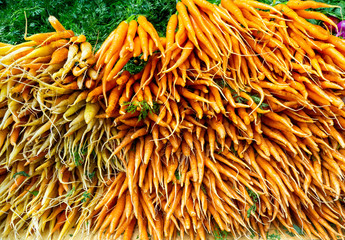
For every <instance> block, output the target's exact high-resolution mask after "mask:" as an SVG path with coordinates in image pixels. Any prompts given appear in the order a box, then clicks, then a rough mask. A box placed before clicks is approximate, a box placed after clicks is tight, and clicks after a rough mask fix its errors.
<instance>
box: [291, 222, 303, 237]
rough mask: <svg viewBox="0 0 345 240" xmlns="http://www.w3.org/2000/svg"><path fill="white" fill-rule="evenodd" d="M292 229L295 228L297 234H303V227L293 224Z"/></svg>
mask: <svg viewBox="0 0 345 240" xmlns="http://www.w3.org/2000/svg"><path fill="white" fill-rule="evenodd" d="M293 229H295V231H296V232H297V233H298V235H304V231H303V229H302V228H300V227H299V226H297V225H296V224H293Z"/></svg>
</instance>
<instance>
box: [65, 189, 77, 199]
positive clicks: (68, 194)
mask: <svg viewBox="0 0 345 240" xmlns="http://www.w3.org/2000/svg"><path fill="white" fill-rule="evenodd" d="M74 192H75V187H73V188H72V189H71V190H70V191H69V192H68V193H66V197H70V196H72V195H73V193H74Z"/></svg>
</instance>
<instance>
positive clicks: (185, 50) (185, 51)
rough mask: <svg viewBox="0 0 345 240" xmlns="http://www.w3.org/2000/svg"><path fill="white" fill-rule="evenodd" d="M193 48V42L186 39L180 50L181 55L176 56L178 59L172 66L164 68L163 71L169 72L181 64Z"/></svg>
mask: <svg viewBox="0 0 345 240" xmlns="http://www.w3.org/2000/svg"><path fill="white" fill-rule="evenodd" d="M193 49H194V45H193V43H192V42H191V41H188V42H187V43H186V45H185V46H184V48H183V50H182V53H181V56H180V57H179V58H178V60H177V61H176V62H175V64H174V65H173V66H172V67H170V68H169V69H167V70H165V71H164V72H165V73H168V72H171V71H173V70H174V69H176V68H178V67H179V66H181V64H183V63H184V61H186V60H187V58H188V57H189V55H190V54H191V53H192V51H193Z"/></svg>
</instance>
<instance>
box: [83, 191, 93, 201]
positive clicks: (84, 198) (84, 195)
mask: <svg viewBox="0 0 345 240" xmlns="http://www.w3.org/2000/svg"><path fill="white" fill-rule="evenodd" d="M87 199H91V196H90V193H88V192H84V193H83V198H82V199H81V202H82V203H84V202H86V200H87Z"/></svg>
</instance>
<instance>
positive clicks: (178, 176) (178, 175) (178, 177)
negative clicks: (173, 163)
mask: <svg viewBox="0 0 345 240" xmlns="http://www.w3.org/2000/svg"><path fill="white" fill-rule="evenodd" d="M175 177H176V179H177V180H180V173H179V171H178V170H177V169H176V171H175Z"/></svg>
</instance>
